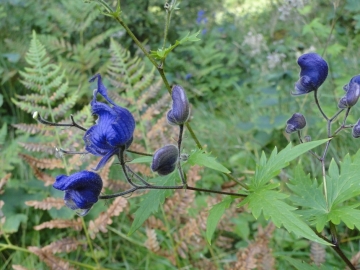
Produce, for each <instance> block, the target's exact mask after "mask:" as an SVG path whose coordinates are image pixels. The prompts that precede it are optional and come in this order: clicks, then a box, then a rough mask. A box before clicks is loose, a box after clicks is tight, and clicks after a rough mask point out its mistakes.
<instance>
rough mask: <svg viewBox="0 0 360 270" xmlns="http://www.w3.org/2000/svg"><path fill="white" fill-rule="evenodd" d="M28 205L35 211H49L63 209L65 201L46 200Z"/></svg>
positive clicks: (27, 203)
mask: <svg viewBox="0 0 360 270" xmlns="http://www.w3.org/2000/svg"><path fill="white" fill-rule="evenodd" d="M25 204H26V205H28V206H32V207H34V208H35V209H42V210H49V209H51V208H56V209H61V208H62V207H64V200H63V199H61V198H52V197H49V198H46V199H44V200H42V201H27V202H25Z"/></svg>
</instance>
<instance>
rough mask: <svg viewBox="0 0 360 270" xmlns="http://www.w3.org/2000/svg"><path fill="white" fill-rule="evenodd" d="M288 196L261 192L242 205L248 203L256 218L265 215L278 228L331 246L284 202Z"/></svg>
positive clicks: (252, 195) (273, 192)
mask: <svg viewBox="0 0 360 270" xmlns="http://www.w3.org/2000/svg"><path fill="white" fill-rule="evenodd" d="M286 197H287V195H285V194H282V193H280V192H276V191H273V190H266V189H263V190H259V191H256V192H254V193H252V194H250V195H248V197H247V198H246V199H244V200H243V201H242V202H241V203H240V205H244V204H246V203H248V205H249V208H250V209H251V211H252V214H253V215H254V217H255V218H258V217H259V216H260V214H261V213H263V215H264V217H265V219H266V220H268V219H269V218H271V220H272V222H273V223H274V224H275V226H277V227H281V226H283V227H284V228H285V229H286V230H287V231H288V232H293V233H294V234H296V235H297V236H299V237H304V238H306V239H309V240H311V241H314V242H318V243H320V244H324V245H329V243H327V242H326V241H324V240H323V239H321V238H320V237H318V236H317V235H316V234H315V232H314V231H313V230H312V229H311V228H310V227H309V226H308V225H307V224H306V223H305V222H304V221H302V220H301V219H300V218H299V216H298V215H297V214H296V213H295V212H294V210H295V208H294V207H292V206H290V205H288V204H287V203H285V202H284V201H283V199H285V198H286Z"/></svg>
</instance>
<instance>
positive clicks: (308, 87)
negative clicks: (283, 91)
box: [291, 53, 329, 96]
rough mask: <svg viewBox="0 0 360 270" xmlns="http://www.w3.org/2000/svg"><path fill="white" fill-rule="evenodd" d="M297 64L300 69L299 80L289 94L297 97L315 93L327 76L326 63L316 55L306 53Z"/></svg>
mask: <svg viewBox="0 0 360 270" xmlns="http://www.w3.org/2000/svg"><path fill="white" fill-rule="evenodd" d="M297 63H298V64H299V66H300V68H301V71H300V79H299V80H298V81H297V82H296V83H295V91H294V92H291V94H292V95H295V96H297V95H304V94H307V93H310V92H312V91H316V90H317V89H318V88H319V87H320V86H321V85H322V83H323V82H324V81H325V79H326V77H327V75H328V69H329V68H328V65H327V63H326V61H325V60H324V59H323V58H322V57H321V56H320V55H318V54H316V53H306V54H303V55H301V56H300V57H299V59H298V61H297Z"/></svg>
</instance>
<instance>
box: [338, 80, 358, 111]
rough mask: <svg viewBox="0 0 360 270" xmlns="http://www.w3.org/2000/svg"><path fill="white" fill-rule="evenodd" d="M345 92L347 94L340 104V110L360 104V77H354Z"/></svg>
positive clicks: (346, 86)
mask: <svg viewBox="0 0 360 270" xmlns="http://www.w3.org/2000/svg"><path fill="white" fill-rule="evenodd" d="M344 90H345V92H346V94H345V96H343V97H342V98H341V99H340V101H339V103H338V107H339V108H340V109H345V108H350V107H352V106H354V105H355V104H356V103H357V102H358V100H359V97H360V75H357V76H354V77H352V78H351V80H350V82H349V83H348V84H346V85H345V86H344Z"/></svg>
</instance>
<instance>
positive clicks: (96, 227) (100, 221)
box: [89, 197, 127, 239]
mask: <svg viewBox="0 0 360 270" xmlns="http://www.w3.org/2000/svg"><path fill="white" fill-rule="evenodd" d="M126 206H127V200H126V199H125V198H123V197H117V198H116V199H115V200H114V201H113V203H112V204H111V205H110V207H109V208H108V209H107V210H106V211H105V212H102V213H101V214H100V216H99V217H98V218H97V219H95V220H94V221H92V220H91V221H90V223H89V235H90V237H91V238H92V239H95V237H96V234H97V233H98V232H99V231H101V232H103V233H106V232H107V228H106V226H107V225H110V224H112V219H111V218H112V217H116V216H118V215H120V213H121V212H123V211H124V209H125V208H126Z"/></svg>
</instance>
